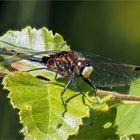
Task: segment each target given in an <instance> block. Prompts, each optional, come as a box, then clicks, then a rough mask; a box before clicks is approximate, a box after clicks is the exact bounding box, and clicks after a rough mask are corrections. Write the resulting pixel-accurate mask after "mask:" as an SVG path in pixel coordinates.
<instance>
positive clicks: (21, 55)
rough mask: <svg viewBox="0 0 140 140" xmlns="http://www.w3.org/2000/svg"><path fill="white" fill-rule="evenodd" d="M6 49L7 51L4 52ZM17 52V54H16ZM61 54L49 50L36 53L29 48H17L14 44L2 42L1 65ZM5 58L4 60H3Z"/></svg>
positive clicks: (0, 44)
mask: <svg viewBox="0 0 140 140" xmlns="http://www.w3.org/2000/svg"><path fill="white" fill-rule="evenodd" d="M4 49H5V50H4ZM14 51H15V53H14ZM56 52H59V51H58V50H53V51H52V50H48V51H41V52H36V51H33V50H31V49H29V48H24V47H20V46H16V45H14V44H11V43H8V42H6V41H3V40H0V56H1V59H0V64H1V65H3V66H6V65H9V64H11V63H14V62H16V61H19V60H21V59H26V60H30V59H31V58H32V57H34V56H38V57H39V55H40V57H41V56H42V55H50V54H52V53H56ZM2 58H3V59H2Z"/></svg>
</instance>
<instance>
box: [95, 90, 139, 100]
mask: <svg viewBox="0 0 140 140" xmlns="http://www.w3.org/2000/svg"><path fill="white" fill-rule="evenodd" d="M97 95H101V96H107V95H112V96H114V98H117V99H122V100H130V101H140V96H132V95H124V94H120V93H118V92H114V91H105V90H100V89H98V90H97Z"/></svg>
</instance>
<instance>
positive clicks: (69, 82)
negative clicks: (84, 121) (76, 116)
mask: <svg viewBox="0 0 140 140" xmlns="http://www.w3.org/2000/svg"><path fill="white" fill-rule="evenodd" d="M72 80H73V79H72V78H71V79H70V80H69V81H68V83H67V84H66V86H65V88H64V89H63V91H62V92H61V101H62V104H63V106H64V112H63V113H62V116H63V117H64V114H65V113H66V112H67V106H66V103H65V101H64V98H63V95H64V93H65V91H66V90H67V88H68V86H69V85H70V84H71V82H72Z"/></svg>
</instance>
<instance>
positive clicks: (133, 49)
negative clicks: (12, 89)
mask: <svg viewBox="0 0 140 140" xmlns="http://www.w3.org/2000/svg"><path fill="white" fill-rule="evenodd" d="M27 25H30V26H32V27H35V28H41V27H43V26H45V27H47V28H49V29H51V30H53V31H54V33H55V32H58V33H60V34H61V35H62V36H63V37H64V39H65V40H66V41H67V43H68V44H69V45H70V46H71V48H72V49H74V50H80V51H86V52H88V51H89V52H94V53H96V54H100V55H103V56H106V57H112V58H114V59H116V60H119V61H122V62H124V63H129V64H137V65H140V2H139V1H137V2H136V1H135V2H133V1H129V2H128V1H114V2H113V1H112V2H111V1H110V2H109V1H108V2H107V1H88V2H87V1H40V0H36V1H35V0H33V1H0V35H3V34H4V33H5V32H6V31H8V30H9V29H11V30H21V29H22V28H24V27H26V26H27ZM2 92H3V91H2ZM4 93H5V92H4ZM21 127H22V126H20V125H18V115H17V111H16V110H13V109H12V107H11V105H10V103H9V101H8V100H7V99H6V94H5V95H4V94H2V95H1V96H0V139H22V138H23V137H22V135H21V134H20V133H19V130H20V129H21Z"/></svg>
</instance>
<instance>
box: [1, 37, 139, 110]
mask: <svg viewBox="0 0 140 140" xmlns="http://www.w3.org/2000/svg"><path fill="white" fill-rule="evenodd" d="M0 43H1V45H0V55H3V56H11V59H9V60H7V61H6V62H5V61H1V62H0V64H1V65H5V64H7V63H9V64H11V63H13V62H16V61H18V60H21V59H26V60H29V61H32V62H37V63H40V64H42V67H38V68H35V69H31V70H29V71H28V72H30V71H35V70H40V69H45V70H49V71H52V72H55V73H56V75H57V74H60V75H62V76H64V77H68V78H69V80H68V82H67V83H66V85H65V87H64V89H63V90H62V92H61V101H62V104H63V106H64V109H65V112H66V111H67V108H66V104H65V101H64V99H63V95H64V93H65V91H66V90H67V88H68V87H69V85H71V84H72V85H73V86H74V88H76V90H78V91H80V92H81V93H82V91H81V90H80V89H79V88H78V87H77V85H76V82H75V78H76V77H80V78H81V79H82V80H83V81H84V82H85V83H87V84H88V85H90V86H91V87H92V88H93V90H94V93H95V95H94V96H95V97H96V89H97V88H101V87H119V86H125V85H130V84H131V82H133V81H134V80H135V79H137V78H139V77H140V66H135V65H128V64H123V63H120V62H115V61H114V60H112V59H110V58H106V57H103V56H100V55H96V54H93V53H85V52H83V53H81V52H76V51H74V50H69V51H59V50H51V51H40V52H34V51H32V50H31V49H27V48H26V49H25V48H24V47H20V46H15V45H13V44H11V43H8V42H6V41H3V40H0ZM4 46H10V49H7V48H6V47H4ZM15 48H20V49H21V50H22V51H19V52H17V51H16V50H14V49H15ZM39 55H41V57H38V56H39ZM56 77H57V76H56ZM82 94H83V93H82ZM83 95H84V94H83Z"/></svg>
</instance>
